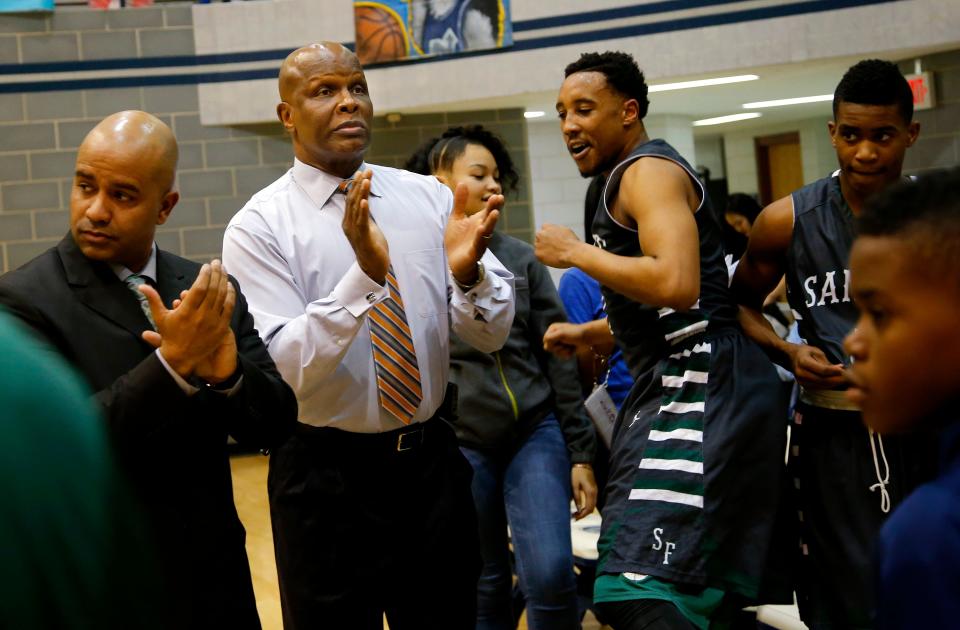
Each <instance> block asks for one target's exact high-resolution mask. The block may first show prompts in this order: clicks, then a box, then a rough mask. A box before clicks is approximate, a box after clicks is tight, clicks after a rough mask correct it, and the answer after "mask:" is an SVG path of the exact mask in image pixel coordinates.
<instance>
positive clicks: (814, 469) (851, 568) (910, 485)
mask: <svg viewBox="0 0 960 630" xmlns="http://www.w3.org/2000/svg"><path fill="white" fill-rule="evenodd" d="M870 441H871V438H870V434H869V433H868V432H867V429H866V427H865V426H864V425H863V420H862V419H861V417H860V414H859V413H857V412H854V411H835V410H831V409H821V408H818V407H812V406H810V405H807V404H805V403H802V402H801V403H798V405H797V410H796V412H795V414H794V424H793V430H792V434H791V439H790V442H791V449H790V468H791V471H792V473H793V476H794V483H795V487H796V489H797V492H796V497H797V501H796V502H797V509H798V517H799V519H800V536H801V540H800V546H799V552H800V562H799V575H798V584H797V600H798V603H799V606H800V616H801V617H802V618H803V621H804V622H805V623H806V624H807V625H808V626H809V627H810V628H811V630H840V629H843V630H851V629H854V628H871V627H873V622H872V613H873V610H874V598H873V593H874V578H875V568H874V564H873V560H874V548H875V545H876V541H877V536H878V534H879V532H880V526H881V525H883V522H884V521H885V520H886V518H887V516H888V513H887V512H884V511H883V509H882V507H883V504H882V501H881V494H880V487H879V485H878V479H877V467H879V469H880V475H881V476H882V477H883V476H886V474H885V473H886V472H887V471H888V470H889V480H888V484H887V491H888V492H889V497H890V506H889V507H890V511H891V512H892V511H893V510H894V509H896V507H897V506H898V505H899V504H900V502H901V501H902V500H903V499H904V498H905V497H906V496H907V495H908V494H910V492H911V491H912V490H913V489H914V488H915V487H916V486H917V485H919V484H920V483H923V482H924V481H926V480H928V479H930V478H932V476H933V474H934V472H935V465H936V461H937V456H936V453H937V451H936V444H935V442H934V441H933V440H932V439H930V438H929V437H928V436H888V437H884V438H882V445H883V450H882V451H880V441H879V440H877V439H876V438H874V449H876V451H877V455H876V462H875V460H874V453H873V450H872V449H871V447H870Z"/></svg>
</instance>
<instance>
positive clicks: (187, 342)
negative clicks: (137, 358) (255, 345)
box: [139, 260, 237, 384]
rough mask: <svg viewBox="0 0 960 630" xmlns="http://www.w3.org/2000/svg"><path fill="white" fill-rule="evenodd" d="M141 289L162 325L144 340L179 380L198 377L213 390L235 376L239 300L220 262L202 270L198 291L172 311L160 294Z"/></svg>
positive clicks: (195, 287)
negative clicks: (235, 312)
mask: <svg viewBox="0 0 960 630" xmlns="http://www.w3.org/2000/svg"><path fill="white" fill-rule="evenodd" d="M139 288H140V291H141V292H142V293H143V294H144V295H145V296H146V298H147V303H148V304H149V305H150V311H151V314H152V315H153V320H154V322H156V325H157V330H156V331H152V330H148V331H145V332H144V333H143V339H144V340H145V341H146V342H147V343H149V344H151V345H152V346H154V347H155V348H158V349H159V350H160V354H161V355H163V358H164V360H165V361H166V362H167V364H168V365H169V366H170V367H171V368H172V369H173V370H174V371H175V372H176V373H177V374H179V375H180V376H182V377H183V378H190V377H192V376H196V377H197V378H200V379H202V380H203V381H205V382H207V383H210V384H216V383H220V382H222V381H225V380H227V379H228V378H230V376H231V375H233V373H234V372H235V371H236V369H237V346H236V339H235V337H234V335H233V330H232V329H231V328H230V318H231V317H232V316H233V308H234V306H235V304H236V299H237V294H236V289H234V287H233V284H231V283H230V281H229V280H228V277H227V272H226V269H224V268H223V265H222V264H221V263H220V261H219V260H214V261H213V262H211V263H210V264H207V265H204V266H203V267H201V269H200V273H199V274H198V275H197V279H196V280H194V282H193V285H192V286H191V287H190V289H189V290H187V291H184V292H182V293H181V294H180V296H181V297H180V299H179V300H176V301H175V302H174V304H173V305H172V308H170V309H167V308H166V307H165V306H164V305H163V301H162V300H161V299H160V294H159V293H157V291H156V289H154V288H153V287H151V286H149V285H147V284H143V285H141V286H140V287H139Z"/></svg>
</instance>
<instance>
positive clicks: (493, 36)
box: [410, 0, 500, 55]
mask: <svg viewBox="0 0 960 630" xmlns="http://www.w3.org/2000/svg"><path fill="white" fill-rule="evenodd" d="M410 10H411V12H412V14H411V21H412V23H413V28H412V30H413V39H414V41H417V42H420V48H421V49H422V50H423V52H424V54H428V55H446V54H450V53H456V52H462V51H464V50H478V49H482V48H493V47H495V46H496V45H497V27H496V24H497V20H498V13H499V10H500V6H499V2H496V1H492V0H426V2H414V3H412V4H411V5H410Z"/></svg>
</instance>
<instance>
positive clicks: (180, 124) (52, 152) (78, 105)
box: [0, 4, 532, 272]
mask: <svg viewBox="0 0 960 630" xmlns="http://www.w3.org/2000/svg"><path fill="white" fill-rule="evenodd" d="M193 51H194V47H193V29H192V26H191V13H190V6H189V4H185V5H169V4H168V5H165V6H155V7H149V8H143V9H124V10H119V11H107V12H104V11H94V10H90V9H86V8H73V7H69V8H58V9H57V10H56V11H55V12H54V14H53V15H4V16H2V17H0V64H2V63H37V62H44V61H86V60H97V59H111V58H132V57H152V56H162V55H183V54H193ZM124 109H144V110H146V111H149V112H151V113H153V114H156V115H157V116H159V117H160V118H161V119H162V120H164V122H166V123H167V124H169V125H170V126H171V128H172V129H173V131H174V133H175V134H176V136H177V139H178V141H179V144H180V164H179V173H178V182H179V187H180V192H181V201H180V203H179V204H178V206H177V207H176V208H175V209H174V212H173V214H172V215H171V217H170V220H169V221H168V222H167V223H166V224H165V225H164V226H162V227H161V228H160V229H159V230H158V232H157V242H158V243H159V244H160V247H162V248H164V249H167V250H169V251H172V252H174V253H178V254H181V255H183V256H186V257H188V258H193V259H196V260H209V259H210V258H212V257H215V256H218V255H219V253H220V249H221V245H222V239H223V228H224V226H225V225H226V224H227V222H228V221H229V219H230V217H232V216H233V214H234V213H235V212H236V211H237V210H239V209H240V207H241V206H242V205H243V204H244V203H245V202H246V200H247V199H248V198H249V197H250V195H252V194H253V193H254V192H256V191H257V190H259V189H260V188H262V187H263V186H265V185H267V184H268V183H270V182H271V181H273V180H274V179H276V178H277V177H278V176H279V175H281V174H282V173H283V172H284V171H285V170H286V169H287V168H289V166H290V164H291V163H292V160H293V157H292V155H293V153H292V149H291V147H290V141H289V139H288V138H287V137H286V136H285V135H284V133H283V129H282V127H281V126H280V123H279V122H277V123H276V124H260V125H243V126H233V127H205V126H203V125H202V124H201V123H200V117H199V105H198V102H197V89H196V86H194V85H182V86H169V87H134V88H111V89H86V90H76V91H57V92H36V93H23V94H0V272H6V271H8V270H11V269H15V268H16V267H18V266H20V265H22V264H23V263H25V262H26V261H28V260H30V259H31V258H33V257H34V256H36V255H37V254H39V253H41V252H42V251H44V250H46V249H47V248H49V247H51V246H53V245H55V244H56V243H57V242H58V241H59V240H60V239H61V238H62V237H63V235H64V234H66V232H67V230H68V228H69V218H68V217H69V211H68V209H69V202H70V187H71V184H72V174H73V165H74V160H75V158H76V150H77V146H78V145H79V144H80V142H81V141H82V140H83V137H84V136H85V135H86V133H87V132H88V131H89V130H90V129H91V128H92V127H93V126H94V125H95V124H96V123H97V122H98V121H99V120H101V119H102V118H103V117H104V116H106V115H108V114H111V113H113V112H116V111H120V110H124ZM467 122H481V123H484V124H487V125H489V126H490V128H492V129H494V130H495V131H497V132H499V133H501V134H502V135H503V136H504V138H505V139H506V140H507V142H508V143H509V145H510V148H511V151H512V153H513V157H514V159H515V161H516V162H517V165H518V168H519V170H520V171H521V177H522V181H521V190H520V194H519V195H517V196H516V197H511V198H510V199H509V200H508V208H507V211H506V213H505V216H504V217H503V218H502V219H501V224H500V227H501V228H502V229H504V230H505V231H507V232H508V233H511V234H513V235H515V236H517V237H519V238H524V239H527V240H529V239H530V238H531V228H532V221H531V219H530V214H531V213H530V197H529V192H528V191H529V187H528V184H529V171H530V169H529V166H528V160H527V151H526V133H525V130H524V124H525V122H524V119H523V115H522V112H521V111H520V110H497V111H480V112H466V113H456V114H454V113H450V114H426V115H416V116H404V117H403V118H402V119H401V120H400V121H399V122H398V123H395V124H394V123H388V122H387V121H386V120H385V119H384V118H382V117H378V118H377V119H376V121H375V123H374V140H373V146H372V147H371V152H370V154H369V156H368V159H369V160H370V161H371V162H373V163H379V164H386V165H389V166H399V165H401V164H402V163H403V161H404V160H405V159H406V157H407V155H409V153H411V152H412V151H413V150H414V149H415V148H416V146H418V145H419V143H420V142H421V141H422V140H423V139H426V138H429V137H432V136H435V135H438V134H439V133H440V132H441V131H442V130H443V129H445V128H446V126H447V125H448V124H463V123H467Z"/></svg>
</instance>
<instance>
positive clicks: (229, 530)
mask: <svg viewBox="0 0 960 630" xmlns="http://www.w3.org/2000/svg"><path fill="white" fill-rule="evenodd" d="M176 161H177V145H176V141H175V139H174V137H173V134H172V132H171V131H170V129H169V127H167V126H166V125H165V124H164V123H163V122H161V121H160V120H158V119H157V118H155V117H153V116H151V115H150V114H146V113H144V112H121V113H119V114H114V115H112V116H109V117H108V118H106V119H104V120H103V121H102V122H101V123H100V124H98V125H97V126H96V127H95V128H94V129H93V130H92V131H91V132H90V134H89V135H88V136H87V137H86V139H85V140H84V141H83V144H82V145H81V146H80V149H79V152H78V154H77V165H76V173H75V176H74V183H73V189H72V192H71V196H70V224H71V225H70V228H71V229H70V233H69V234H67V236H66V237H65V238H64V239H63V240H62V241H61V242H60V243H59V244H58V245H57V246H56V247H54V248H51V249H50V250H48V251H46V252H44V253H43V254H41V255H40V256H38V257H37V258H35V259H34V260H32V261H30V262H28V263H27V264H26V265H24V266H23V267H21V268H20V269H18V270H16V271H13V272H11V273H8V274H6V275H5V276H3V277H2V278H0V302H2V303H3V304H4V305H6V306H7V308H8V309H9V310H10V311H11V312H13V313H14V314H15V315H17V316H18V317H20V318H21V319H22V320H23V321H25V322H26V323H27V324H29V325H30V326H32V327H33V328H34V329H35V330H37V331H38V332H39V333H40V334H41V335H42V336H44V337H46V338H47V339H48V340H49V341H50V342H51V343H53V345H54V346H56V347H57V348H58V349H59V350H60V352H62V353H63V355H64V356H65V357H66V358H67V359H68V360H69V361H71V362H72V363H73V364H74V365H75V366H76V367H77V368H78V369H79V370H80V372H81V373H82V374H83V375H84V376H85V377H86V379H87V381H88V382H89V384H90V386H91V387H92V389H93V390H94V391H95V392H96V399H97V400H98V401H99V403H100V404H101V407H102V409H103V414H104V416H105V418H106V420H107V423H108V427H109V432H110V435H111V438H112V441H113V444H114V451H115V453H116V455H117V457H118V459H119V460H120V463H121V466H122V467H123V469H124V470H125V472H126V473H127V475H128V476H129V479H130V481H131V485H132V486H133V488H134V490H135V492H136V494H137V496H138V497H139V499H140V501H141V502H142V504H143V506H144V508H145V509H146V511H147V514H148V515H149V518H150V521H151V524H152V525H153V527H152V530H153V534H155V539H156V541H157V550H158V553H159V557H160V559H161V561H162V565H163V568H164V571H163V576H162V578H163V581H164V585H165V588H166V594H167V595H168V597H169V602H168V603H167V606H166V608H167V610H166V611H165V612H166V613H168V614H169V617H170V618H169V620H168V621H169V623H170V625H171V626H172V627H175V628H214V627H221V628H232V629H238V628H259V627H260V623H259V619H258V617H257V610H256V605H255V600H254V594H253V587H252V583H251V578H250V569H249V566H248V564H247V558H246V553H245V550H244V538H245V533H244V530H243V526H242V525H241V523H240V520H239V518H238V517H237V512H236V508H235V506H234V504H233V494H232V487H231V479H230V464H229V461H228V457H227V455H228V453H227V436H228V435H232V436H233V437H234V438H235V439H236V440H237V441H238V442H239V443H241V444H244V445H247V446H251V447H255V448H260V449H268V448H272V447H274V446H276V445H278V444H280V443H281V442H282V441H283V440H285V439H286V437H287V436H288V434H289V433H290V431H291V430H292V428H293V423H294V422H295V421H296V417H297V407H296V400H295V398H294V395H293V392H292V391H291V389H290V388H289V387H288V386H287V385H286V384H285V383H284V382H283V380H282V379H281V378H280V375H279V373H278V372H277V370H276V367H275V366H274V363H273V361H272V360H271V359H270V356H269V355H268V354H267V351H266V349H265V348H264V346H263V343H262V341H261V340H260V337H259V336H258V334H257V331H256V330H255V329H254V327H253V318H252V317H251V316H250V314H249V313H248V312H247V305H246V301H245V300H244V298H243V295H242V294H241V293H240V291H239V289H238V288H237V287H236V285H235V281H233V280H232V279H230V278H229V277H228V276H227V273H226V270H225V269H224V268H223V266H222V265H221V264H220V261H218V260H214V261H213V262H212V263H210V264H207V265H203V266H202V267H201V266H200V265H199V264H197V263H194V262H190V261H188V260H185V259H183V258H180V257H178V256H175V255H173V254H170V253H167V252H163V251H160V250H159V249H158V248H157V247H156V246H155V244H154V232H155V230H156V226H157V225H160V224H162V223H164V222H165V221H166V220H167V218H168V217H169V215H170V212H171V210H172V209H173V207H174V206H175V205H176V203H177V201H178V199H179V194H178V193H177V192H176V191H175V190H174V189H173V183H174V173H175V170H176ZM140 285H142V286H140ZM165 304H166V305H169V306H170V308H167V307H165V306H164V305H165Z"/></svg>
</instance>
